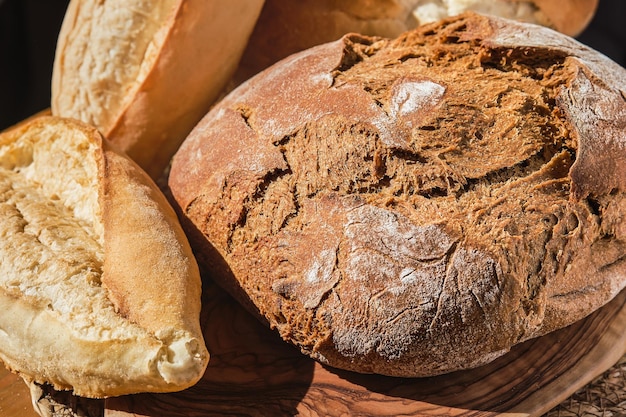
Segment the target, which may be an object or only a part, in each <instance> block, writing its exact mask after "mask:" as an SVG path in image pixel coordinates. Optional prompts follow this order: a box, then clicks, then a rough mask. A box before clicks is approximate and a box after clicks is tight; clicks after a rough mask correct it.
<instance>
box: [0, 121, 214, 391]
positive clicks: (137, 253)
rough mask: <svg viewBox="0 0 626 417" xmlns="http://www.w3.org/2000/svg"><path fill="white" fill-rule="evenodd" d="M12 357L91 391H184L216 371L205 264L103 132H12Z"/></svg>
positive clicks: (2, 294)
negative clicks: (206, 319) (203, 312)
mask: <svg viewBox="0 0 626 417" xmlns="http://www.w3.org/2000/svg"><path fill="white" fill-rule="evenodd" d="M0 233H1V234H2V239H1V240H0V309H1V310H2V314H0V359H2V361H3V362H4V363H5V364H6V366H7V367H8V368H10V369H11V370H12V371H14V372H17V373H18V374H19V375H21V376H22V377H23V378H24V379H25V380H26V381H27V382H37V383H48V384H51V385H53V386H54V387H55V388H56V389H59V390H66V389H68V390H73V391H74V393H75V394H76V395H80V396H85V397H106V396H113V395H122V394H129V393H135V392H144V391H154V392H165V391H176V390H182V389H184V388H186V387H189V386H191V385H193V384H194V383H195V382H196V381H197V380H198V379H199V378H200V377H201V376H202V375H203V373H204V370H205V368H206V366H207V363H208V359H209V354H208V352H207V350H206V347H205V344H204V340H203V336H202V332H201V329H200V324H199V316H200V304H201V302H200V293H201V282H200V275H199V272H198V265H197V263H196V261H195V258H194V257H193V255H192V252H191V249H190V247H189V243H188V241H187V240H186V237H185V235H184V234H183V231H182V229H181V227H180V224H179V223H178V220H177V218H176V215H175V213H174V211H173V210H172V208H171V206H170V205H169V204H168V202H167V200H166V199H165V197H164V196H163V194H162V193H161V192H160V191H159V189H158V188H157V187H156V185H155V184H154V183H153V182H152V180H151V179H150V178H149V177H148V176H147V174H145V173H144V172H143V171H142V170H141V169H140V168H139V167H138V166H137V165H136V164H135V163H134V162H132V161H131V160H130V159H129V158H128V157H126V156H124V155H123V154H121V153H118V152H117V151H115V150H114V149H113V148H111V146H110V145H109V144H108V143H107V142H106V141H104V140H103V139H102V137H101V136H100V134H99V133H98V132H97V131H96V130H95V129H94V128H92V127H89V126H87V125H85V124H82V123H80V122H77V121H72V120H69V119H62V118H56V117H40V118H36V119H35V120H32V121H30V122H28V123H26V124H22V125H20V126H18V127H16V128H14V129H12V130H9V131H6V132H4V133H2V134H1V135H0Z"/></svg>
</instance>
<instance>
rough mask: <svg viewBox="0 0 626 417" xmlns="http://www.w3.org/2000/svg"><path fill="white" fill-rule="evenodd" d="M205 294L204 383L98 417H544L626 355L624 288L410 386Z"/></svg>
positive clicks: (7, 391)
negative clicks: (544, 329) (287, 336)
mask: <svg viewBox="0 0 626 417" xmlns="http://www.w3.org/2000/svg"><path fill="white" fill-rule="evenodd" d="M203 294H204V295H203V312H202V324H203V329H204V335H205V338H206V342H207V345H208V348H209V351H210V352H211V361H210V363H209V366H208V369H207V372H206V373H205V375H204V377H203V378H202V379H201V380H200V382H199V383H198V384H196V385H195V386H193V387H191V388H189V389H187V390H184V391H181V392H177V393H168V394H150V393H146V394H136V395H128V396H122V397H114V398H109V399H106V400H94V401H98V402H97V404H98V405H99V406H101V407H102V408H103V410H102V413H98V414H99V415H101V416H102V415H103V416H105V417H156V416H172V417H178V416H181V417H182V416H185V417H205V416H276V417H280V416H296V415H299V416H311V417H313V416H329V417H332V416H363V417H373V416H425V417H426V416H516V417H517V416H519V417H526V416H541V415H542V414H544V413H546V412H548V411H549V410H550V409H552V408H554V407H556V406H557V405H558V404H559V403H561V402H562V401H563V400H565V399H567V398H568V397H569V396H570V395H571V394H573V393H574V392H575V391H576V390H577V389H579V388H581V387H583V386H585V385H586V384H587V383H588V382H590V381H591V380H592V379H593V378H595V377H596V376H598V375H600V374H601V373H602V372H604V371H605V370H607V369H609V368H610V367H611V366H612V365H613V364H615V363H616V362H617V361H618V360H619V359H620V358H621V357H622V355H624V353H625V352H626V290H625V291H622V292H621V293H620V294H619V295H618V296H617V297H616V298H615V299H614V300H613V301H611V302H610V303H609V304H607V305H606V306H604V307H603V308H601V309H600V310H598V311H596V312H595V313H593V314H592V315H590V316H589V317H587V318H586V319H584V320H581V321H579V322H577V323H575V324H573V325H571V326H569V327H567V328H565V329H562V330H559V331H556V332H554V333H551V334H549V335H546V336H543V337H540V338H537V339H534V340H530V341H527V342H525V343H522V344H520V345H518V346H516V347H514V348H513V349H512V350H511V352H509V353H508V354H506V355H504V356H503V357H501V358H499V359H496V360H495V361H494V362H492V363H490V364H488V365H485V366H482V367H479V368H476V369H472V370H467V371H459V372H454V373H451V374H446V375H441V376H436V377H429V378H414V379H411V378H393V377H384V376H378V375H362V374H356V373H352V372H347V371H342V370H337V369H333V368H330V367H326V366H323V365H321V364H319V363H317V362H315V361H313V360H312V359H309V358H308V357H306V356H304V355H302V354H301V353H300V352H298V351H297V350H296V349H295V348H293V347H291V346H290V345H288V344H287V343H285V342H283V341H282V340H281V339H280V338H279V337H278V335H277V334H276V333H275V332H273V331H271V330H269V329H268V328H266V327H265V326H264V325H263V324H261V322H259V321H258V320H256V319H255V318H254V317H253V316H251V315H250V314H249V313H248V312H247V311H245V310H244V309H243V308H242V307H241V306H239V304H237V303H236V302H235V301H233V300H232V298H231V297H230V296H228V295H227V294H226V293H225V292H224V291H222V290H221V289H219V288H218V287H217V286H215V285H214V284H211V283H205V284H204V291H203ZM10 381H13V382H12V383H11V382H10ZM19 382H21V381H19V378H18V377H16V376H14V375H7V376H5V377H2V378H0V415H2V416H4V415H20V416H24V417H29V416H30V415H31V414H29V412H24V411H21V412H19V413H18V414H13V412H11V413H9V414H5V413H6V412H7V411H10V410H11V411H12V410H16V411H17V410H24V407H25V406H23V405H20V402H22V403H24V402H25V401H24V400H28V402H29V403H30V398H29V397H28V390H27V388H26V386H25V384H23V383H21V387H20V390H21V391H22V392H24V394H22V395H21V397H20V398H19V401H16V398H15V396H14V395H11V392H12V391H11V389H12V388H11V387H12V385H13V386H14V388H13V392H14V389H15V388H17V387H16V386H17V385H18V383H19ZM64 398H65V401H66V403H67V402H70V401H72V402H74V403H76V398H74V399H73V400H68V399H67V398H68V397H64ZM87 401H90V400H87ZM92 405H93V404H92ZM31 411H32V407H31ZM32 415H36V414H34V413H33V414H32Z"/></svg>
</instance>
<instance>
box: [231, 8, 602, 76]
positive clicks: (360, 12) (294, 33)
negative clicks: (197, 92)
mask: <svg viewBox="0 0 626 417" xmlns="http://www.w3.org/2000/svg"><path fill="white" fill-rule="evenodd" d="M597 5H598V0H375V1H372V0H299V1H297V2H285V1H282V0H266V1H265V4H264V6H263V10H262V11H261V15H260V16H259V21H258V22H257V24H256V26H255V28H254V31H253V33H252V36H251V37H250V41H249V42H248V45H247V47H246V50H245V52H244V54H243V57H242V60H241V64H240V67H239V69H238V74H237V77H236V78H237V79H238V80H246V79H248V78H249V77H250V76H253V75H255V74H257V73H258V72H260V71H261V70H262V69H265V68H267V67H268V66H270V65H271V64H273V63H275V62H277V61H278V60H280V59H282V58H285V57H287V56H288V55H290V54H292V53H295V52H299V51H302V50H304V49H306V48H310V47H313V46H315V45H320V44H322V43H326V42H331V41H334V40H336V39H339V38H340V37H341V36H343V35H344V34H346V33H350V32H355V33H361V34H364V35H369V36H384V37H389V38H394V37H396V36H399V35H400V34H401V33H402V32H404V31H407V30H410V29H414V28H416V27H418V26H419V25H423V24H426V23H432V22H435V21H437V20H439V19H443V18H446V17H450V16H454V15H458V14H460V13H462V12H464V11H474V12H477V13H482V14H489V15H494V16H501V17H505V18H509V19H514V20H517V21H521V22H528V23H537V24H541V25H545V26H548V27H551V28H553V29H556V30H558V31H560V32H562V33H565V34H567V35H570V36H576V35H577V34H579V33H580V32H582V31H583V29H584V28H585V27H586V26H587V25H588V24H589V22H590V21H591V19H592V17H593V15H594V14H595V11H596V8H597Z"/></svg>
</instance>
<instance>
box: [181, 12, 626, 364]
mask: <svg viewBox="0 0 626 417" xmlns="http://www.w3.org/2000/svg"><path fill="white" fill-rule="evenodd" d="M625 88H626V71H625V70H624V69H623V68H621V67H619V66H618V65H617V64H615V63H613V62H611V61H609V60H608V59H607V58H605V57H604V56H602V55H600V54H599V53H597V52H595V51H592V50H590V49H589V48H587V47H585V46H583V45H581V44H579V43H577V42H575V41H574V40H572V39H570V38H568V37H566V36H564V35H561V34H559V33H557V32H555V31H552V30H550V29H546V28H542V27H539V26H535V25H526V24H522V23H514V22H512V21H507V20H503V19H498V18H491V17H484V16H479V15H476V14H472V13H468V14H465V15H462V16H460V17H458V18H454V19H449V20H445V21H443V22H440V23H438V24H433V25H428V26H424V27H422V28H419V29H417V30H415V31H413V32H408V33H406V34H404V35H403V36H400V37H399V38H398V39H395V40H385V39H379V38H369V37H364V36H360V35H348V36H345V37H343V38H342V39H340V40H339V41H336V42H333V43H329V44H325V45H321V46H319V47H315V48H313V49H310V50H307V51H305V52H303V53H300V54H296V55H293V56H291V57H289V58H287V59H286V60H284V61H283V62H281V63H279V64H278V65H276V66H274V67H272V68H270V69H269V70H268V71H266V72H264V73H261V74H260V75H259V76H257V77H255V78H253V79H251V80H249V81H248V82H246V83H245V84H243V85H242V86H241V87H240V88H238V89H237V90H235V91H233V92H232V93H231V94H230V95H229V96H227V97H226V98H225V99H224V100H223V101H222V102H221V103H220V104H219V105H217V106H216V107H215V108H214V109H213V110H212V111H211V112H210V113H209V114H208V115H207V116H206V117H205V118H204V119H203V120H202V121H201V123H200V124H199V125H198V126H197V127H196V128H195V129H194V131H193V132H192V133H191V134H190V136H189V137H188V138H187V139H186V141H185V143H184V144H183V146H182V147H181V149H180V151H179V152H178V153H177V154H176V156H175V158H174V160H173V165H172V170H171V175H170V179H169V185H170V188H171V190H172V193H173V196H174V198H175V200H176V202H177V204H178V207H179V210H180V212H181V214H182V217H183V226H184V227H185V228H186V230H187V231H188V235H189V236H190V239H191V242H192V245H194V246H195V248H196V253H197V256H198V257H199V259H200V260H201V261H202V262H203V263H204V264H205V265H206V266H207V268H208V269H211V268H213V273H214V275H215V278H216V279H217V280H218V281H219V282H221V284H222V285H223V286H224V287H226V288H227V289H229V290H230V291H231V292H232V293H233V294H234V295H235V296H236V297H237V298H238V299H240V300H241V301H242V302H244V304H245V305H247V306H248V307H249V308H250V309H251V310H252V311H254V312H255V313H257V314H258V315H259V316H261V317H262V318H263V319H264V320H266V321H268V322H269V323H270V325H271V326H272V327H274V328H276V329H277V330H278V332H279V333H280V334H281V336H282V337H283V338H284V339H285V340H288V341H290V342H292V343H294V344H296V345H297V346H298V347H299V348H300V349H301V350H302V351H303V352H305V353H307V354H309V355H311V356H312V357H314V358H317V359H318V360H320V361H322V362H324V363H327V364H329V365H332V366H336V367H339V368H345V369H350V370H355V371H359V372H374V373H381V374H388V375H398V376H425V375H433V374H438V373H443V372H449V371H453V370H456V369H464V368H470V367H473V366H478V365H480V364H483V363H485V362H488V361H490V360H492V359H494V358H495V357H497V356H499V355H502V354H503V353H505V352H506V351H508V350H509V349H510V347H511V346H513V345H515V344H517V343H519V342H521V341H523V340H526V339H529V338H532V337H536V336H538V335H541V334H544V333H546V332H549V331H552V330H554V329H557V328H559V327H562V326H566V325H567V324H569V323H572V322H574V321H576V320H578V319H580V318H582V317H584V316H585V315H587V314H589V313H590V312H591V311H593V310H595V309H596V308H598V307H600V306H601V305H603V304H604V303H606V302H607V301H608V300H610V299H611V298H612V297H614V296H615V295H616V294H617V293H618V292H619V291H620V290H621V289H622V288H623V287H624V286H625V285H626V256H625V254H626V226H625V216H626V189H625V188H624V187H625V184H626V177H625V175H624V173H625V171H624V168H623V167H624V166H626V159H625V158H626V146H625V142H624V141H625V138H624V133H623V132H624V123H625V122H626V113H625V109H626V100H624V89H625ZM620 167H621V168H620Z"/></svg>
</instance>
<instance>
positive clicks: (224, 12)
mask: <svg viewBox="0 0 626 417" xmlns="http://www.w3.org/2000/svg"><path fill="white" fill-rule="evenodd" d="M262 3H263V1H262V0H254V1H249V0H237V1H232V2H228V3H222V2H217V1H206V0H168V1H167V2H157V1H146V0H133V1H130V2H129V1H112V0H111V1H107V2H99V1H94V0H90V1H82V0H80V1H78V0H75V1H72V2H70V4H69V7H68V10H67V13H66V17H65V19H64V22H63V26H62V29H61V32H60V34H59V39H58V44H57V52H56V57H55V63H54V68H53V82H52V113H53V114H54V115H56V116H61V117H72V118H76V119H79V120H82V121H84V122H87V123H90V124H93V125H94V126H96V127H98V129H99V130H100V131H101V132H102V133H103V135H104V136H105V137H106V138H107V139H109V140H111V142H113V143H115V144H116V145H117V146H118V147H119V148H120V149H121V150H123V151H124V152H126V153H127V154H128V155H129V156H130V157H131V158H133V159H134V160H135V161H136V162H137V163H138V164H139V165H140V166H141V167H142V168H143V169H144V170H145V171H146V172H147V173H148V174H150V176H151V177H152V178H154V179H156V178H158V177H159V176H160V175H161V173H162V172H163V169H164V168H165V167H166V166H167V164H168V163H169V160H170V158H171V156H172V155H173V153H174V152H175V150H176V149H177V148H178V146H179V145H180V142H182V140H183V139H184V137H185V136H186V134H187V133H188V132H189V131H190V130H191V128H192V127H193V126H194V125H195V123H196V122H197V121H198V120H199V119H200V117H202V116H203V115H204V114H205V113H206V111H207V110H208V108H209V106H210V105H211V103H212V102H213V101H214V100H215V99H216V98H217V97H218V95H219V93H220V91H221V90H222V88H223V87H224V86H225V84H226V83H227V82H228V80H229V79H230V77H231V75H232V73H233V72H234V70H235V67H236V65H237V64H238V61H239V58H240V55H241V53H242V52H243V48H244V47H245V44H246V42H247V40H248V36H249V35H250V32H251V31H252V27H253V26H254V23H255V21H256V19H257V17H258V14H259V12H260V8H261V5H262ZM137 10H139V11H142V10H143V12H142V13H139V12H136V11H137ZM233 27H236V28H237V30H232V28H233Z"/></svg>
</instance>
